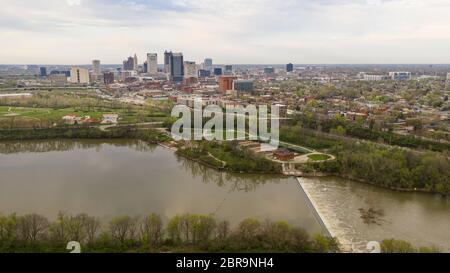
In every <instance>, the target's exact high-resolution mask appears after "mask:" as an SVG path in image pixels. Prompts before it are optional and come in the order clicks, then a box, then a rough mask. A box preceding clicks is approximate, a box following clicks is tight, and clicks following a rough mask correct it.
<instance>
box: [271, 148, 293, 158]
mask: <svg viewBox="0 0 450 273" xmlns="http://www.w3.org/2000/svg"><path fill="white" fill-rule="evenodd" d="M273 157H275V158H276V159H278V160H281V161H291V160H294V159H295V153H294V152H292V151H289V150H288V149H278V150H276V151H275V152H273Z"/></svg>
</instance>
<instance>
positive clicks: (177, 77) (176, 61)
mask: <svg viewBox="0 0 450 273" xmlns="http://www.w3.org/2000/svg"><path fill="white" fill-rule="evenodd" d="M169 66H170V80H171V81H172V82H174V83H181V82H183V80H184V58H183V54H182V53H172V54H171V55H170V62H169Z"/></svg>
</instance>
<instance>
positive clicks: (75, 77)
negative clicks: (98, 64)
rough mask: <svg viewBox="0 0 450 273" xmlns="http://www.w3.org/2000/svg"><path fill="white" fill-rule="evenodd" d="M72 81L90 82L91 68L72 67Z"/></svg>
mask: <svg viewBox="0 0 450 273" xmlns="http://www.w3.org/2000/svg"><path fill="white" fill-rule="evenodd" d="M70 83H76V84H89V70H88V69H86V68H80V67H72V68H71V69H70Z"/></svg>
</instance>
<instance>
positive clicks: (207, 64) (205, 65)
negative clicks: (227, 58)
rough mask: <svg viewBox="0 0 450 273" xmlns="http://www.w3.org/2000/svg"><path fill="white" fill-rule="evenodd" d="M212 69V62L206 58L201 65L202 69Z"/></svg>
mask: <svg viewBox="0 0 450 273" xmlns="http://www.w3.org/2000/svg"><path fill="white" fill-rule="evenodd" d="M212 68H213V60H212V59H210V58H206V59H205V62H204V63H203V69H205V70H212Z"/></svg>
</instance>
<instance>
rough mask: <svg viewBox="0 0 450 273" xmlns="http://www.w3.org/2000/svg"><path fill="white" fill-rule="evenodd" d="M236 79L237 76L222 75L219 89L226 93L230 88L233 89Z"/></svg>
mask: <svg viewBox="0 0 450 273" xmlns="http://www.w3.org/2000/svg"><path fill="white" fill-rule="evenodd" d="M234 80H236V77H233V76H221V77H220V78H219V91H220V92H222V93H226V92H227V91H228V90H232V89H233V82H234Z"/></svg>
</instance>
